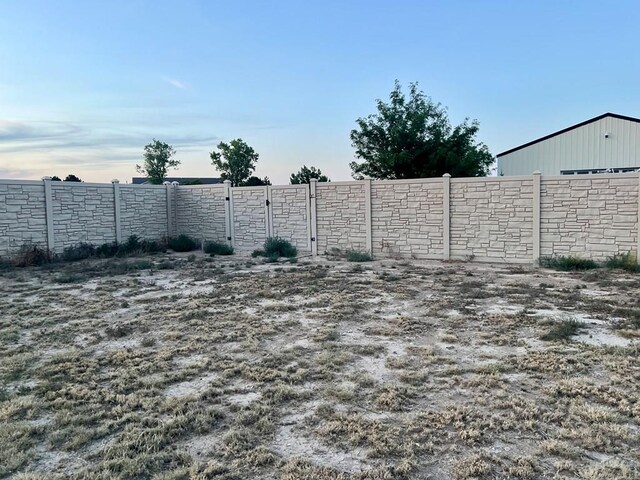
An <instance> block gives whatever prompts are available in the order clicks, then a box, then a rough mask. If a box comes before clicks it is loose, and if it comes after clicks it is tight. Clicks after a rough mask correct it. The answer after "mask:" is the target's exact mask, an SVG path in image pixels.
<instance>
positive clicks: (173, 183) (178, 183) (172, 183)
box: [171, 180, 180, 186]
mask: <svg viewBox="0 0 640 480" xmlns="http://www.w3.org/2000/svg"><path fill="white" fill-rule="evenodd" d="M171 185H174V186H175V185H180V182H178V181H176V180H174V181H173V182H171Z"/></svg>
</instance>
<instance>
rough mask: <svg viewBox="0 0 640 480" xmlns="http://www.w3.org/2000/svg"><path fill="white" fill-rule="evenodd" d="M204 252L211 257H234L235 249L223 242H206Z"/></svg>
mask: <svg viewBox="0 0 640 480" xmlns="http://www.w3.org/2000/svg"><path fill="white" fill-rule="evenodd" d="M204 252H205V253H208V254H209V255H233V247H232V246H231V245H228V244H226V243H221V242H206V243H205V244H204Z"/></svg>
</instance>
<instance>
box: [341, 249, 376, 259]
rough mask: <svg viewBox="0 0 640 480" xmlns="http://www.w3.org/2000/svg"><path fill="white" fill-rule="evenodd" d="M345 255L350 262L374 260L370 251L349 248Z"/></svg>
mask: <svg viewBox="0 0 640 480" xmlns="http://www.w3.org/2000/svg"><path fill="white" fill-rule="evenodd" d="M345 256H346V257H347V260H349V261H350V262H371V261H372V260H373V257H372V256H371V254H370V253H369V252H365V251H361V250H347V253H346V255H345Z"/></svg>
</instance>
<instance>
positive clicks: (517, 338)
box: [0, 254, 640, 480]
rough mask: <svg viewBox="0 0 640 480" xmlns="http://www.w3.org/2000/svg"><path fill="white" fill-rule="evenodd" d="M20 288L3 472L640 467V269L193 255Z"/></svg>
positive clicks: (16, 283)
mask: <svg viewBox="0 0 640 480" xmlns="http://www.w3.org/2000/svg"><path fill="white" fill-rule="evenodd" d="M0 292H1V295H0V382H1V383H0V384H1V387H0V477H2V476H15V477H16V478H23V479H32V478H33V479H35V478H41V477H47V478H51V477H65V478H68V477H72V478H105V479H106V478H162V479H181V478H215V479H244V478H261V479H285V480H290V479H363V480H364V479H370V480H375V479H397V478H411V479H427V478H432V479H448V478H452V479H466V478H518V479H532V478H585V479H632V478H640V441H639V439H640V437H639V435H640V430H639V426H640V395H639V393H640V387H639V385H640V360H639V357H638V354H639V352H640V348H639V346H638V345H639V342H638V337H639V336H640V297H639V296H638V293H639V292H640V275H637V274H636V275H632V274H627V273H623V272H616V271H608V270H602V269H601V270H596V271H590V272H587V273H560V272H554V271H550V270H539V269H534V268H532V267H519V266H505V265H480V264H474V263H453V262H452V263H442V262H418V261H394V260H385V261H376V262H371V263H363V264H355V263H348V262H345V261H331V260H327V259H320V260H318V261H312V260H311V259H300V260H299V261H298V263H281V264H277V263H276V264H263V263H261V262H254V261H252V260H247V259H242V258H236V257H228V258H223V257H215V258H208V257H205V256H201V255H198V256H191V257H187V256H186V255H175V254H174V255H161V256H157V257H149V258H146V259H125V260H107V261H97V260H96V261H85V262H78V263H75V264H69V265H57V266H54V267H50V268H49V269H43V268H31V269H22V270H13V271H9V272H5V273H3V274H2V275H1V276H0ZM570 320H578V321H579V322H581V324H580V326H579V328H578V332H577V333H576V334H575V335H571V336H566V337H565V338H563V337H562V336H559V337H557V338H556V339H553V338H552V337H553V332H554V331H556V329H557V327H558V326H559V325H564V324H566V323H569V322H568V321H570ZM549 332H552V335H551V337H549V336H548V334H549ZM541 338H551V339H550V340H542V339H541Z"/></svg>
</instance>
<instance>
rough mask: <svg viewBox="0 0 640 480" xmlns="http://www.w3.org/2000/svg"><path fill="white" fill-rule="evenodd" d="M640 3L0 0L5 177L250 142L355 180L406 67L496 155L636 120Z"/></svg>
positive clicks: (286, 167)
mask: <svg viewBox="0 0 640 480" xmlns="http://www.w3.org/2000/svg"><path fill="white" fill-rule="evenodd" d="M639 23H640V3H638V2H637V1H616V2H602V1H599V2H595V1H586V0H585V1H551V0H548V1H517V2H515V1H507V0H505V1H478V0H476V1H471V0H469V1H441V2H430V1H395V2H392V1H376V0H368V1H347V0H345V1H325V0H323V1H321V2H301V1H298V2H293V1H255V2H248V1H236V2H229V1H224V2H223V1H204V0H200V1H196V0H182V1H176V2H169V1H162V0H155V1H135V0H129V1H109V2H106V1H104V2H103V1H86V2H80V1H65V0H56V1H55V2H54V1H30V0H11V1H10V0H0V178H40V177H41V176H43V175H53V174H57V175H59V176H65V175H67V174H68V173H74V174H77V175H79V176H80V177H82V178H83V179H85V180H89V181H109V180H111V179H112V178H119V179H120V180H121V181H126V180H129V181H130V177H131V176H133V175H134V174H135V164H136V163H140V162H141V158H142V149H143V146H144V145H145V144H146V143H148V142H149V141H150V140H151V139H152V138H153V137H156V138H159V139H161V140H163V141H166V142H168V143H171V144H172V145H173V146H174V147H175V148H176V150H177V152H178V153H177V157H178V158H179V159H180V160H182V162H183V163H182V166H181V167H180V168H179V170H178V171H177V172H176V175H182V176H215V175H216V172H215V170H214V169H213V167H212V166H211V164H210V160H209V155H208V152H209V151H211V150H212V148H213V147H214V146H215V145H216V144H217V143H218V142H219V141H221V140H224V141H227V140H231V139H233V138H238V137H240V138H243V139H244V140H245V141H247V142H248V143H249V144H250V145H252V146H253V147H254V148H255V149H256V151H257V152H258V153H259V154H260V160H259V162H258V168H257V171H256V173H257V174H258V175H260V176H264V175H268V176H269V177H270V178H271V179H272V180H273V181H275V182H277V183H287V182H288V177H289V174H290V173H291V172H292V171H295V170H297V169H298V168H299V167H300V166H301V165H302V164H307V165H315V166H317V167H319V168H321V169H322V171H323V172H324V173H326V174H328V175H329V176H330V177H331V178H332V179H333V180H348V179H350V170H349V167H348V163H349V162H350V161H352V160H353V148H352V147H351V144H350V140H349V132H350V130H351V129H352V128H354V126H355V120H356V118H358V117H360V116H366V115H368V114H370V113H374V112H375V99H376V98H387V96H388V94H389V92H390V91H391V89H392V88H393V82H394V80H395V79H399V80H400V81H401V82H402V84H403V85H405V86H406V85H407V84H408V83H409V82H413V81H417V82H419V85H420V88H421V89H422V90H423V91H424V92H425V93H427V94H428V95H429V96H431V97H432V98H433V99H434V100H435V101H438V102H441V103H442V104H443V105H445V106H447V107H448V111H449V116H450V119H451V120H452V122H454V123H458V122H460V121H462V120H463V119H464V118H465V117H470V118H475V119H478V120H479V121H480V134H479V140H481V141H483V142H484V143H486V144H487V145H488V146H489V149H490V150H491V152H492V153H493V154H494V155H495V154H497V153H500V152H501V151H503V150H506V149H508V148H511V147H514V146H517V145H519V144H521V143H524V142H527V141H529V140H532V139H534V138H537V137H539V136H542V135H544V134H547V133H550V132H552V131H555V130H558V129H561V128H564V127H566V126H569V125H571V124H574V123H577V122H580V121H582V120H586V119H587V118H590V117H593V116H596V115H599V114H601V113H604V112H606V111H612V112H615V113H620V114H624V115H631V116H640V87H639V86H640V61H639V60H640V55H639V54H638V50H637V44H638V43H637V26H638V24H639Z"/></svg>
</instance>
